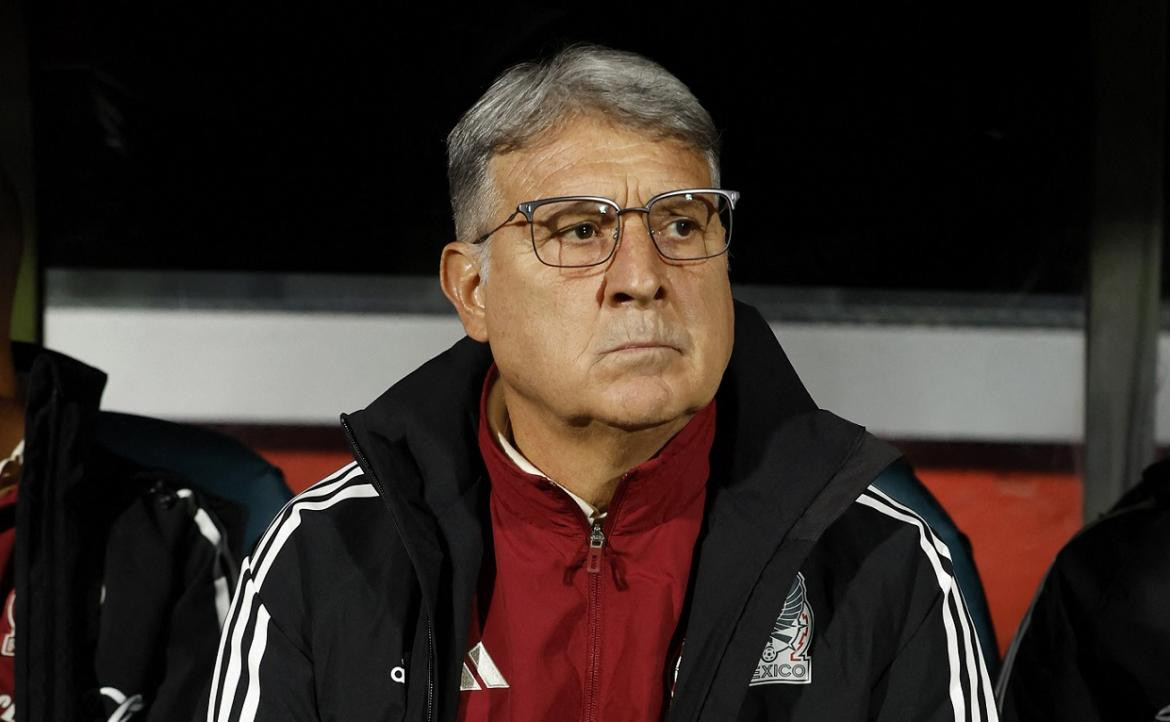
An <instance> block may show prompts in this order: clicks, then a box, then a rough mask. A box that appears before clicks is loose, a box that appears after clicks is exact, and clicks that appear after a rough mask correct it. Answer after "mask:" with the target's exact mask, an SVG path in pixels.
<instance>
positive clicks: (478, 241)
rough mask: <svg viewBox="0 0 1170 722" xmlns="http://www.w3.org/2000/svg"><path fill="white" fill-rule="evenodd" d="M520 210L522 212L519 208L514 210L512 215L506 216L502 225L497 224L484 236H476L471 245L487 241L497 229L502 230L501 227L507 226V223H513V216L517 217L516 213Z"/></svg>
mask: <svg viewBox="0 0 1170 722" xmlns="http://www.w3.org/2000/svg"><path fill="white" fill-rule="evenodd" d="M519 212H520V211H519V209H517V210H514V211H512V215H510V216H508V217H507V218H505V219H504V222H503V223H501V224H500V225H498V226H496V227H495V228H493V229H491V230H490V231H488V232H487V233H485V234H483V235H482V236H480V237H479V238H476V239H475V240H474V241H472V242H471V245H473V246H474V245H477V244H479V243H483V242H484V241H486V240H487V239H488V238H490V237H491V235H492V234H493V233H495V232H496V231H498V230H500V229H501V228H503V227H504V226H506V225H508V224H509V223H511V222H512V219H513V218H515V217H516V214H517V213H519Z"/></svg>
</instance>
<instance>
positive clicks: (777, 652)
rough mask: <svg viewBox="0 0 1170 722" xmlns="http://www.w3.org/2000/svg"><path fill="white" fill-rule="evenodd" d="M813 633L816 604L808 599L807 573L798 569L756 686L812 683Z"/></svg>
mask: <svg viewBox="0 0 1170 722" xmlns="http://www.w3.org/2000/svg"><path fill="white" fill-rule="evenodd" d="M812 634H813V613H812V607H811V606H809V603H808V594H807V592H806V590H805V586H804V574H802V573H800V572H797V573H796V579H794V580H793V581H792V588H791V589H789V590H788V596H787V597H786V598H785V599H784V607H783V609H781V610H780V616H778V617H776V621H775V622H773V624H772V633H771V634H770V635H769V636H768V642H767V644H765V645H764V651H763V653H762V654H760V661H759V662H757V663H756V671H755V673H753V674H752V681H751V682H750V683H749V684H750V685H751V686H753V687H755V686H757V685H761V684H811V683H812V655H811V654H810V652H809V648H810V647H811V646H812Z"/></svg>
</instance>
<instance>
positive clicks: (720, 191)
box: [471, 188, 740, 268]
mask: <svg viewBox="0 0 1170 722" xmlns="http://www.w3.org/2000/svg"><path fill="white" fill-rule="evenodd" d="M687 193H709V194H715V195H719V196H722V197H724V198H726V199H727V204H728V206H730V208H731V210H732V211H733V212H734V211H735V204H736V203H738V202H739V195H740V194H739V191H732V190H726V189H724V188H680V189H679V190H675V191H666V192H665V193H659V194H657V195H654V196H651V197H650V198H649V199H648V200H647V201H646V205H644V206H632V207H629V208H622V207H621V206H620V205H618V202H617V201H615V200H613V199H612V198H606V197H605V196H554V197H552V198H538V199H536V200H533V201H524V202H522V203H518V204H517V205H516V210H515V211H513V212H512V215H510V216H508V217H507V218H506V219H505V220H504V222H503V223H501V224H500V225H498V226H496V227H495V228H493V229H491V230H490V231H488V232H487V233H485V234H483V235H482V236H480V237H478V238H476V239H475V240H474V241H472V242H471V244H472V245H478V244H480V243H483V242H485V241H487V239H488V238H490V237H491V236H492V234H494V233H495V232H496V231H498V230H500V229H501V228H503V227H504V226H506V225H508V224H509V223H511V222H512V219H513V218H515V217H516V216H517V215H522V216H524V218H525V220H527V221H528V225H529V227H530V228H529V233H528V238H529V240H530V241H531V243H532V253H533V254H534V255H535V256H536V260H538V261H540V262H541V263H543V264H544V265H546V266H549V267H551V268H592V267H593V266H600V265H602V264H603V263H606V262H607V261H609V259H611V258H613V257H614V254H615V253H617V248H618V246H619V245H621V242H622V222H621V218H622V215H623V214H625V213H631V212H634V213H645V214H646V216H645V219H646V230H647V231H648V232H649V234H650V242H651V243H653V244H654V250H655V251H657V252H658V255H659V256H661V257H662V258H664V259H666V260H668V261H682V262H687V261H705V260H707V259H708V258H716V257H718V256H722V255H723V254H724V253H727V249H728V248H730V247H731V236H730V232H729V234H728V238H727V241H726V242H725V243H724V244H723V250H721V251H719V252H718V253H712V254H710V255H707V256H699V257H697V258H675V257H673V256H668V255H666V254H665V253H663V252H662V249H661V248H660V247H659V246H658V241H657V240H655V238H654V230H653V229H652V228H650V206H652V205H654V204H655V203H657V202H658V201H660V200H662V199H663V198H669V197H672V196H679V195H685V194H687ZM564 201H590V202H594V203H604V204H606V205H608V206H611V207H612V208H614V209H616V210H617V214H616V216H615V218H616V219H617V238H615V239H614V240H613V246H611V247H610V249H609V254H608V255H606V257H605V258H603V259H601V260H600V261H595V262H593V263H585V264H577V265H569V266H562V265H559V264H556V263H549V262H548V261H545V260H544V259H543V258H541V257H540V252H539V251H537V250H536V231H535V230H534V229H532V228H531V226H532V225H533V223H534V221H533V219H532V216H533V213H535V212H536V209H537V208H539V207H540V206H543V205H547V204H549V203H560V202H564Z"/></svg>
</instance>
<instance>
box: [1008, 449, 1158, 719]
mask: <svg viewBox="0 0 1170 722" xmlns="http://www.w3.org/2000/svg"><path fill="white" fill-rule="evenodd" d="M996 696H997V698H998V699H999V701H1000V704H1001V709H1002V712H1003V717H1004V719H1005V720H1021V721H1022V720H1029V721H1031V720H1036V721H1040V720H1069V721H1071V722H1080V721H1082V720H1083V721H1084V722H1107V721H1111V720H1142V722H1148V721H1152V720H1155V719H1157V720H1167V719H1170V459H1168V460H1165V461H1162V462H1161V463H1158V464H1155V465H1154V466H1151V467H1150V468H1148V469H1146V471H1145V473H1144V474H1143V478H1142V482H1141V483H1140V484H1138V485H1137V486H1136V487H1134V488H1133V489H1131V490H1130V491H1129V492H1127V493H1126V494H1125V496H1124V497H1122V499H1121V500H1120V501H1119V502H1118V503H1117V504H1116V505H1114V507H1113V508H1112V509H1110V511H1109V513H1108V514H1106V515H1105V516H1103V517H1101V518H1100V519H1098V520H1097V521H1096V522H1094V523H1092V524H1090V525H1088V526H1087V527H1085V529H1083V530H1082V531H1081V532H1080V533H1079V534H1077V535H1076V536H1075V537H1073V539H1072V540H1071V541H1070V542H1069V543H1068V544H1067V545H1065V547H1064V548H1063V549H1061V550H1060V553H1059V554H1058V555H1057V557H1056V561H1054V562H1053V563H1052V568H1051V569H1049V570H1048V574H1047V575H1046V576H1045V578H1044V582H1043V583H1042V584H1041V586H1040V590H1039V591H1038V592H1037V594H1036V599H1035V600H1034V601H1033V602H1032V607H1031V609H1029V610H1028V614H1027V615H1026V616H1025V617H1024V620H1023V622H1021V624H1020V630H1019V632H1017V633H1016V638H1015V640H1014V641H1013V642H1012V646H1011V649H1009V650H1008V656H1007V659H1006V660H1005V661H1004V666H1003V671H1002V672H1001V674H1000V679H999V682H998V684H997V685H996Z"/></svg>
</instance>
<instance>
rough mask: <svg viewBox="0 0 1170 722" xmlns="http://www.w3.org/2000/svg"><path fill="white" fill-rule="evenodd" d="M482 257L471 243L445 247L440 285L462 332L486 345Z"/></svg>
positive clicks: (451, 244)
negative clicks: (455, 314) (460, 325)
mask: <svg viewBox="0 0 1170 722" xmlns="http://www.w3.org/2000/svg"><path fill="white" fill-rule="evenodd" d="M480 258H481V254H480V253H478V249H476V248H474V247H472V246H471V244H469V243H463V242H461V241H455V242H453V243H448V244H447V245H446V246H444V247H443V255H442V258H441V259H440V260H439V283H440V285H442V287H443V295H445V296H446V297H447V299H448V300H449V301H451V305H453V306H454V307H455V311H456V312H457V313H458V314H459V320H461V321H462V322H463V330H464V331H466V332H467V335H468V336H470V337H472V338H473V339H475V340H476V341H480V342H487V340H488V333H487V319H486V314H485V300H486V294H485V289H484V284H483V274H482V273H480V268H479V262H480Z"/></svg>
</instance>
